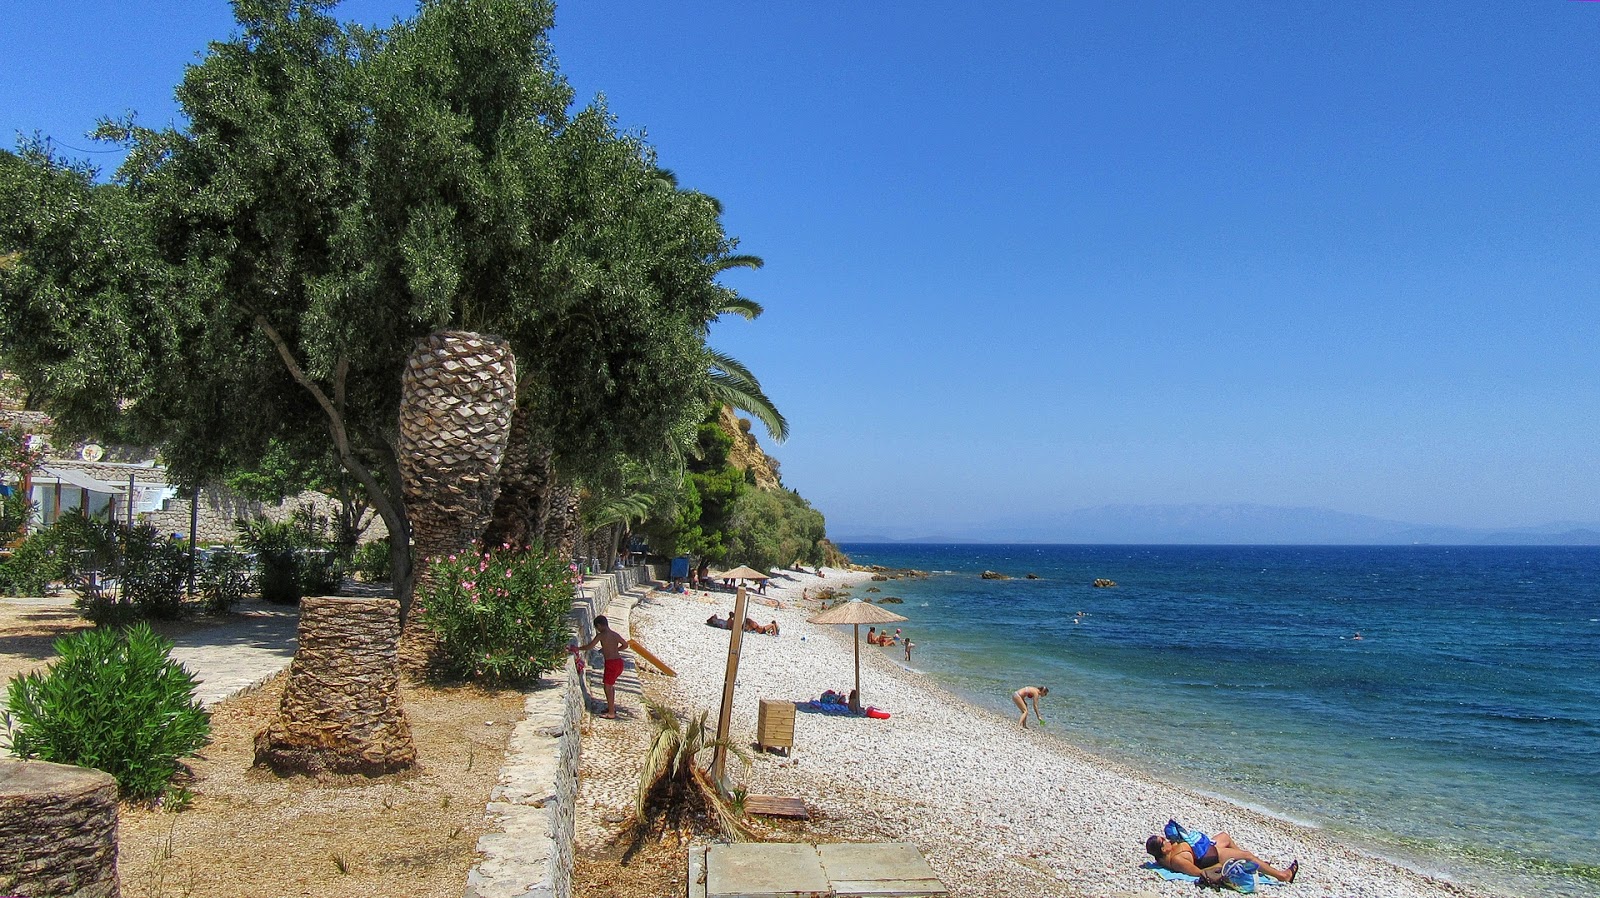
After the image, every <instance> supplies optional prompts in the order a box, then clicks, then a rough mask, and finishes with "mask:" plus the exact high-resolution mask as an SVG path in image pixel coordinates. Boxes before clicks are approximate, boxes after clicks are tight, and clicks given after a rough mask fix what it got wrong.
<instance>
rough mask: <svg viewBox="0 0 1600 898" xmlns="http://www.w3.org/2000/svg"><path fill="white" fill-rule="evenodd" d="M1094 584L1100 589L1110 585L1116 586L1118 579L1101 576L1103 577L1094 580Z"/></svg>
mask: <svg viewBox="0 0 1600 898" xmlns="http://www.w3.org/2000/svg"><path fill="white" fill-rule="evenodd" d="M1094 585H1095V586H1096V587H1098V588H1100V589H1105V588H1106V587H1108V586H1116V585H1117V581H1115V580H1107V579H1106V578H1104V577H1101V578H1099V579H1097V580H1095V581H1094Z"/></svg>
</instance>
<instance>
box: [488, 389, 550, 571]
mask: <svg viewBox="0 0 1600 898" xmlns="http://www.w3.org/2000/svg"><path fill="white" fill-rule="evenodd" d="M532 418H533V415H532V412H531V411H530V410H529V408H528V407H527V406H526V405H524V404H522V403H518V405H517V408H516V410H515V411H513V412H512V414H511V434H510V436H509V437H508V438H507V441H506V451H505V455H504V457H503V458H502V459H501V462H500V495H499V497H498V498H496V499H495V502H494V511H493V513H492V514H491V516H490V520H489V527H488V529H486V530H485V531H484V534H483V541H484V543H485V544H487V545H490V546H500V545H506V546H516V547H524V546H528V545H532V544H533V542H534V541H535V540H536V539H538V537H539V534H540V532H541V529H540V527H539V526H538V519H539V509H540V505H541V504H542V503H543V501H544V497H545V492H546V488H547V486H548V485H549V483H550V457H551V452H550V450H549V449H548V448H543V447H539V446H535V445H534V440H533V425H532Z"/></svg>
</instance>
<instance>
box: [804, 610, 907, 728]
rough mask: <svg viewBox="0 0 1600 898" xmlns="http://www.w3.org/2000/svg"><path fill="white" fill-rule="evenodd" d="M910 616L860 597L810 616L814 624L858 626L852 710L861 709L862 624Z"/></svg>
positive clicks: (885, 621) (892, 621)
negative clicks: (854, 696)
mask: <svg viewBox="0 0 1600 898" xmlns="http://www.w3.org/2000/svg"><path fill="white" fill-rule="evenodd" d="M907 619H908V618H905V617H902V616H901V615H898V614H895V613H894V612H893V611H890V610H889V609H887V608H880V607H878V606H877V605H871V604H868V603H866V602H863V601H861V600H860V599H851V600H850V601H848V602H845V603H844V604H843V605H836V606H834V607H832V608H829V609H828V610H827V611H824V612H822V613H821V614H819V615H817V616H816V617H813V618H810V619H809V620H810V622H811V623H813V624H854V625H855V628H856V703H855V705H854V707H852V708H851V710H852V711H860V710H861V625H862V624H892V623H895V622H897V621H903V620H907Z"/></svg>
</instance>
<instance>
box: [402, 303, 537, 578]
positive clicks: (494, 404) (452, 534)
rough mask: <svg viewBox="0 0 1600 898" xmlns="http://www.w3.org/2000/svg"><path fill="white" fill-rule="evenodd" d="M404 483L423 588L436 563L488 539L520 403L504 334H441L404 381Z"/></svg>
mask: <svg viewBox="0 0 1600 898" xmlns="http://www.w3.org/2000/svg"><path fill="white" fill-rule="evenodd" d="M400 390H401V396H400V441H399V449H400V453H399V454H400V480H401V490H402V494H403V495H404V496H405V503H406V512H407V515H408V516H409V518H410V521H411V538H412V545H413V546H414V557H415V559H416V565H417V571H418V573H417V580H418V583H419V584H425V583H426V582H427V581H428V566H429V560H430V559H433V558H438V557H442V556H445V555H451V554H454V553H457V552H462V551H467V550H469V549H471V547H472V545H473V544H474V543H475V542H477V541H478V539H479V538H480V537H482V536H483V532H484V527H485V526H486V525H487V524H488V523H489V515H490V512H491V511H492V509H493V508H494V501H495V497H496V495H497V494H498V493H499V487H500V461H501V457H502V455H503V453H504V452H505V448H506V442H507V438H508V436H509V434H510V429H511V417H512V416H511V412H512V408H513V407H514V406H515V404H516V361H515V359H514V358H513V356H512V354H511V347H510V345H509V344H508V343H507V342H506V341H505V340H503V339H501V338H500V337H494V336H488V335H485V334H474V333H469V332H466V331H435V332H434V333H432V334H429V335H428V336H427V337H426V338H425V339H423V340H421V341H420V342H418V344H417V346H416V348H415V349H414V350H413V351H412V353H411V356H410V357H409V358H407V359H406V367H405V372H404V373H403V374H402V375H401V381H400Z"/></svg>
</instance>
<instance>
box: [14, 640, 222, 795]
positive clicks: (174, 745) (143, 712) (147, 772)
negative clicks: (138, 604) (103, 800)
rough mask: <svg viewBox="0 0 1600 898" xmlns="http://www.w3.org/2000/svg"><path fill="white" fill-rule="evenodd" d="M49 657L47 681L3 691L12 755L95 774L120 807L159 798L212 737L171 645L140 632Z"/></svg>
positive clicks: (72, 644) (36, 677) (71, 643)
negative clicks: (112, 786)
mask: <svg viewBox="0 0 1600 898" xmlns="http://www.w3.org/2000/svg"><path fill="white" fill-rule="evenodd" d="M55 649H56V653H57V654H58V655H60V658H59V659H58V660H57V661H56V662H55V663H53V664H51V665H50V668H49V669H48V670H47V671H45V672H43V673H40V672H34V673H30V674H27V675H25V676H19V677H16V678H14V679H12V681H11V685H10V689H9V694H8V697H7V703H6V708H7V713H6V723H7V726H8V727H9V728H10V729H11V752H12V753H13V754H15V755H16V756H17V757H19V758H24V759H29V758H37V759H39V760H44V761H53V762H55V763H58V764H77V765H79V766H83V767H94V768H97V769H100V770H104V771H105V772H107V773H109V774H111V775H112V776H113V777H115V778H116V780H117V786H118V788H119V789H120V790H121V792H122V794H123V795H124V796H127V797H131V798H154V797H156V796H159V795H161V794H162V793H163V792H165V791H166V790H167V789H168V784H169V783H170V782H171V780H172V777H173V775H174V774H176V773H177V772H178V770H179V769H180V761H179V759H181V758H184V757H187V756H189V755H192V754H194V753H195V752H196V751H198V750H199V749H200V747H201V746H203V745H205V744H206V742H208V741H209V739H210V733H211V720H210V715H208V714H207V713H206V712H205V710H204V709H203V708H201V707H200V703H199V702H198V701H197V700H196V699H195V697H194V688H195V680H194V676H193V675H192V674H190V673H189V671H187V670H186V669H184V668H183V666H182V665H180V664H178V663H177V662H175V661H173V660H172V658H171V656H170V652H171V650H172V644H171V643H169V642H167V641H166V640H164V639H162V638H161V637H159V636H157V635H156V634H155V633H153V632H151V630H150V627H149V626H148V625H146V624H139V625H137V626H135V627H133V628H132V629H129V630H126V631H120V632H119V631H114V630H108V629H95V630H87V631H84V632H82V633H77V634H74V635H72V636H68V637H63V638H61V639H58V640H56V643H55Z"/></svg>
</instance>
